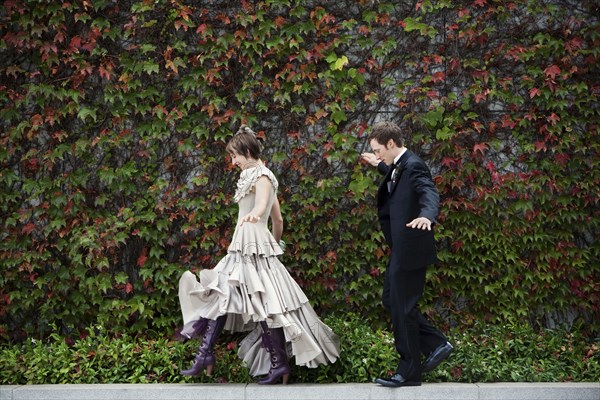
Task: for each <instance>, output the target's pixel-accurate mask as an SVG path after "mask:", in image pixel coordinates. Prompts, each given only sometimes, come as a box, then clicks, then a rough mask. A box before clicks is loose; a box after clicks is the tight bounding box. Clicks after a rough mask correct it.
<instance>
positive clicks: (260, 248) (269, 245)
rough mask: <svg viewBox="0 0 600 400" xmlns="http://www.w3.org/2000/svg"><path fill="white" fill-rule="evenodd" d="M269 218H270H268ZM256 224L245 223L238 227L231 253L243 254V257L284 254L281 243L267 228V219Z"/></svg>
mask: <svg viewBox="0 0 600 400" xmlns="http://www.w3.org/2000/svg"><path fill="white" fill-rule="evenodd" d="M267 217H268V216H267ZM267 217H264V218H263V220H264V222H263V221H259V222H257V223H255V224H252V223H249V222H247V223H245V224H243V225H238V226H237V227H236V229H235V231H234V232H233V237H232V239H231V244H230V245H229V248H228V250H227V251H228V252H229V253H241V254H242V255H248V256H249V255H259V256H264V257H271V256H278V255H281V254H283V250H282V248H281V246H279V243H277V241H276V240H275V238H274V237H273V235H272V234H271V232H270V231H269V230H268V229H267V227H266V219H267Z"/></svg>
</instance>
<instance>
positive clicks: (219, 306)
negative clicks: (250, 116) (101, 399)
mask: <svg viewBox="0 0 600 400" xmlns="http://www.w3.org/2000/svg"><path fill="white" fill-rule="evenodd" d="M260 149H261V145H260V142H259V141H258V140H257V138H256V135H255V134H254V132H253V131H252V130H251V129H250V128H248V127H247V126H245V125H242V127H240V129H239V130H238V132H237V133H236V134H235V136H234V137H233V138H232V139H231V141H230V142H229V143H228V145H227V151H228V152H229V154H230V155H231V158H232V162H233V164H234V165H235V166H237V167H239V168H241V170H242V171H241V174H240V178H239V180H238V182H237V190H236V192H235V197H234V200H235V202H237V203H238V206H239V212H238V218H237V224H236V228H235V232H234V233H233V238H232V240H231V244H230V246H229V249H228V251H227V254H226V255H225V257H224V258H223V259H221V261H220V262H219V263H218V264H217V265H216V266H215V267H214V268H213V269H210V270H209V269H205V270H202V271H200V274H199V277H198V279H197V277H196V276H195V275H194V274H192V273H191V272H190V271H186V272H185V273H184V274H183V276H182V277H181V279H180V281H179V302H180V305H181V312H182V314H183V322H184V327H183V329H182V331H181V332H180V333H181V335H182V336H183V337H184V338H186V339H192V338H195V337H199V336H202V343H201V345H200V347H199V349H198V353H197V355H196V358H195V360H194V362H193V364H192V366H191V367H190V368H189V369H187V370H183V371H181V373H182V374H183V375H198V374H199V373H201V372H202V371H203V370H206V373H207V375H211V374H212V370H213V366H214V364H215V358H214V354H213V348H214V345H215V342H216V340H217V337H218V335H219V333H220V332H221V330H222V329H226V330H229V331H232V332H241V331H249V332H250V333H249V334H248V335H247V336H246V337H245V338H244V339H243V340H242V342H241V343H240V346H239V351H238V355H239V356H240V358H241V359H242V360H243V361H244V363H245V364H246V365H247V366H248V368H249V369H250V374H251V375H253V376H257V375H265V374H268V375H267V377H266V378H264V379H261V380H259V383H262V384H273V383H278V382H279V381H280V379H281V380H282V381H283V383H284V384H286V383H287V382H288V378H289V375H290V367H289V363H288V356H292V357H294V358H295V361H296V365H302V366H306V367H309V368H314V367H317V366H319V365H321V364H326V363H333V362H335V361H336V359H337V358H338V355H339V340H338V337H337V335H336V334H335V333H334V332H333V331H332V330H331V329H330V328H329V327H328V326H327V325H325V324H324V323H323V322H322V321H321V320H320V319H319V317H318V316H317V314H316V313H315V311H314V310H313V308H312V306H311V305H310V303H309V302H308V299H307V298H306V295H305V294H304V292H303V291H302V289H301V288H300V286H298V284H297V283H296V282H295V281H294V279H293V278H292V277H291V276H290V274H289V272H288V271H287V269H286V268H285V266H284V265H283V264H282V263H281V262H280V261H279V259H278V258H277V257H278V256H279V255H281V254H283V249H282V246H280V240H281V235H282V233H283V218H282V216H281V211H280V207H279V202H278V200H277V187H278V182H277V179H276V178H275V175H273V173H272V172H271V171H270V170H269V169H268V168H267V167H266V166H265V165H264V164H263V162H262V161H261V160H260ZM269 217H270V218H271V221H272V222H271V223H272V228H273V233H271V232H270V231H269V228H268V224H267V222H268V220H269Z"/></svg>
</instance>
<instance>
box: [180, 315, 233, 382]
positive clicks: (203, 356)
mask: <svg viewBox="0 0 600 400" xmlns="http://www.w3.org/2000/svg"><path fill="white" fill-rule="evenodd" d="M204 320H205V321H206V328H205V329H204V336H203V337H202V344H200V347H199V348H198V354H196V358H195V359H194V363H193V364H192V366H191V367H190V369H184V370H182V371H181V375H187V376H195V375H198V374H199V373H200V372H202V371H203V370H204V369H206V375H208V376H211V375H212V371H213V367H214V365H215V356H214V354H213V348H214V347H215V343H216V342H217V338H218V337H219V334H220V333H221V331H222V330H223V326H224V325H225V320H226V316H225V315H222V316H220V317H218V318H217V319H216V320H212V319H206V318H204Z"/></svg>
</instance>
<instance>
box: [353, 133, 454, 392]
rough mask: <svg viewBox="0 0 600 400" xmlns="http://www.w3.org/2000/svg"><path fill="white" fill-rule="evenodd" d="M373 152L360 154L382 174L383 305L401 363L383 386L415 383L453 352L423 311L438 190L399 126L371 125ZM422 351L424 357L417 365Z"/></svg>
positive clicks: (379, 203) (382, 381) (433, 253)
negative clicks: (386, 259)
mask: <svg viewBox="0 0 600 400" xmlns="http://www.w3.org/2000/svg"><path fill="white" fill-rule="evenodd" d="M369 141H370V145H371V148H372V149H373V153H365V154H363V155H362V157H363V159H365V160H366V161H368V162H369V163H370V164H372V165H376V166H377V169H378V170H379V171H380V172H381V173H382V174H385V178H384V179H383V181H382V182H381V185H380V186H379V190H378V191H377V209H378V215H379V222H380V224H381V229H382V230H383V234H384V236H385V240H386V242H387V243H388V245H389V246H390V247H391V250H392V251H391V257H390V260H389V263H388V266H387V269H386V272H385V281H384V286H383V296H382V300H383V305H384V307H385V308H386V309H387V310H388V311H389V312H390V314H391V317H392V325H393V332H394V341H395V345H396V350H397V351H398V353H399V354H400V362H399V365H398V368H397V369H396V373H395V374H394V375H392V376H391V377H389V378H387V377H386V378H377V379H376V382H377V383H379V384H380V385H383V386H389V387H401V386H419V385H421V374H422V373H425V372H429V371H431V370H433V369H434V368H435V367H437V366H438V365H439V364H440V363H441V362H442V361H443V360H444V359H445V358H447V357H448V356H449V355H450V353H451V352H452V345H451V344H450V343H449V342H448V340H447V339H446V337H445V336H444V335H443V334H442V333H441V332H440V331H439V330H437V329H436V328H434V327H433V325H431V323H430V322H429V321H427V319H426V318H425V317H424V316H423V315H422V314H421V312H420V311H419V309H418V307H417V303H418V301H419V299H420V298H421V296H422V294H423V288H424V285H425V271H426V267H427V265H429V264H433V263H435V262H436V261H437V256H436V250H435V241H434V237H433V230H432V226H433V224H434V223H435V219H436V217H437V215H438V207H439V201H440V200H439V194H438V192H437V189H436V188H435V185H434V183H433V180H432V178H431V173H430V171H429V168H428V167H427V165H426V164H425V162H423V160H421V159H420V158H419V157H418V156H417V155H416V154H414V153H412V152H411V151H409V150H408V149H406V147H404V142H403V138H402V131H401V130H400V128H399V127H398V126H397V125H396V124H394V123H391V122H381V123H378V124H376V125H374V127H373V131H372V133H371V135H370V136H369ZM421 353H423V354H424V355H425V357H426V360H425V362H424V363H423V364H421Z"/></svg>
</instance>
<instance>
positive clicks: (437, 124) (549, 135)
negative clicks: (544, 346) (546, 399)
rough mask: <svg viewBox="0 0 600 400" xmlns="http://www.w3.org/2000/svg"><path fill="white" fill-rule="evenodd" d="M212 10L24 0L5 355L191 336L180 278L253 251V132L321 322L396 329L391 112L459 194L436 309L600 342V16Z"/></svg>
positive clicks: (431, 299)
mask: <svg viewBox="0 0 600 400" xmlns="http://www.w3.org/2000/svg"><path fill="white" fill-rule="evenodd" d="M204 3H206V4H204ZM204 3H202V4H200V3H198V2H194V1H184V0H156V1H152V2H148V1H136V0H124V1H118V2H114V1H108V0H97V1H93V2H65V3H62V2H56V1H38V0H35V1H34V0H18V1H7V2H4V7H3V8H2V10H0V35H1V38H2V40H1V41H0V78H1V79H0V270H1V271H2V273H1V274H0V337H1V338H2V339H3V340H9V341H23V340H25V339H26V338H28V337H37V338H41V337H44V336H45V335H48V334H49V333H50V332H52V331H53V329H51V327H52V326H53V325H56V327H57V329H58V330H59V331H60V332H61V334H63V335H65V336H67V337H76V336H77V335H78V334H79V333H80V332H83V331H85V329H86V327H87V326H90V325H93V324H101V325H103V326H104V327H105V328H106V329H108V330H111V331H115V332H117V331H124V332H127V333H128V334H130V335H136V334H137V333H138V332H145V331H146V330H148V329H153V330H156V331H164V330H171V329H173V328H174V327H175V326H177V325H179V324H180V323H181V321H180V316H179V311H178V304H177V299H176V284H177V281H178V278H179V277H180V275H181V274H182V272H183V271H185V270H188V269H189V270H193V271H199V270H200V269H201V268H211V267H213V266H214V265H215V264H216V263H217V261H218V260H219V258H220V257H222V256H223V254H224V252H225V249H226V248H227V245H228V240H229V238H230V237H231V233H232V224H233V219H234V218H235V213H236V210H235V205H234V204H232V201H231V197H232V194H233V192H234V187H235V181H236V176H237V172H236V171H233V170H232V167H231V165H230V163H229V162H228V161H227V160H226V159H225V151H224V143H225V142H226V141H227V139H228V138H229V137H230V136H231V132H232V130H235V129H237V127H238V126H239V125H240V124H241V123H243V122H245V123H248V124H249V125H251V126H252V127H253V128H254V129H255V130H256V131H257V132H259V134H260V135H261V136H263V135H264V136H265V138H266V144H267V146H266V152H265V160H266V161H267V162H268V165H269V166H270V167H271V168H273V170H274V171H275V173H276V175H277V176H278V178H279V180H280V183H281V190H280V196H281V203H282V208H283V211H284V216H285V223H286V232H285V236H284V239H285V240H286V241H287V242H288V243H289V245H288V251H287V253H286V255H285V256H284V257H283V261H284V262H285V264H286V265H287V266H289V268H290V269H291V270H292V272H293V274H294V277H295V278H297V280H298V282H299V283H300V284H301V285H302V286H303V287H304V288H305V290H306V292H307V294H308V296H309V298H310V299H311V301H312V302H313V303H314V305H315V307H316V308H317V310H318V311H319V312H320V313H321V314H323V315H327V314H331V313H336V314H340V313H341V314H345V313H347V312H349V311H351V312H355V313H357V314H360V315H363V316H364V317H365V318H368V319H369V320H370V321H371V323H372V324H374V325H376V326H380V327H381V326H382V324H383V322H382V321H384V320H385V315H384V312H383V309H382V307H380V300H379V298H380V291H381V286H382V283H381V280H382V277H381V274H382V271H383V270H384V269H385V266H386V260H387V255H386V251H387V250H386V247H385V246H384V244H383V238H382V235H381V234H380V233H379V231H378V227H377V218H376V214H375V211H374V208H375V204H374V203H375V200H374V192H375V190H376V186H377V182H378V180H379V179H380V177H379V176H378V175H377V173H376V172H375V171H374V170H373V169H372V168H370V167H367V166H365V165H363V164H361V163H360V161H359V154H360V152H362V151H364V150H368V144H367V141H366V138H367V134H368V129H369V126H370V125H371V124H372V123H374V122H375V121H378V120H381V119H391V120H394V121H396V122H398V123H399V124H401V125H402V126H403V128H404V129H405V131H406V132H407V134H408V133H410V135H409V136H410V137H409V138H408V141H407V143H408V144H409V147H410V148H411V149H413V150H415V151H416V152H418V153H419V154H420V155H422V156H423V157H424V158H425V159H426V160H427V162H428V163H429V164H430V165H431V167H432V170H433V173H434V175H435V182H436V184H437V186H438V189H439V191H440V194H441V197H442V200H443V201H442V208H441V213H440V218H439V224H438V227H437V237H438V239H439V250H440V251H439V255H440V261H441V262H440V264H439V265H438V266H436V267H434V268H432V269H430V271H429V274H428V278H429V285H428V286H427V290H426V293H425V298H424V301H423V309H424V311H425V312H426V313H427V314H428V315H430V316H432V317H433V318H435V319H438V320H440V321H443V322H444V323H445V324H447V325H449V326H455V325H461V324H470V323H472V321H474V320H480V321H488V322H495V323H497V322H502V321H508V322H510V323H527V322H531V323H533V325H535V326H536V327H553V326H556V325H557V324H558V325H561V324H563V325H566V326H567V327H569V326H574V325H573V324H574V323H576V324H578V325H575V326H580V327H582V328H581V329H584V330H586V331H590V332H597V331H598V321H600V318H598V316H599V314H598V304H600V301H599V300H600V296H599V291H600V290H599V285H598V282H597V277H598V274H599V272H600V265H599V264H600V263H599V261H598V260H599V259H600V257H599V255H600V242H599V241H598V239H597V238H598V237H599V236H600V200H599V197H598V190H597V188H598V186H599V183H600V165H599V160H600V157H599V154H598V151H599V146H600V140H598V126H599V118H598V117H599V115H600V111H599V109H598V101H597V100H598V90H597V76H598V72H599V71H598V65H599V63H598V61H599V60H598V58H599V55H600V49H599V46H598V40H599V35H598V29H597V27H598V17H597V14H596V13H595V11H597V6H596V5H595V2H594V1H587V0H586V1H581V2H577V6H576V7H574V6H571V5H570V3H568V2H564V1H559V0H557V1H541V0H515V1H511V2H508V3H507V2H503V1H495V0H488V1H471V0H468V1H467V0H465V1H435V2H434V1H428V0H426V1H419V2H392V1H390V2H386V1H359V2H356V1H350V0H340V1H335V2H326V4H321V3H323V2H320V1H304V0H268V1H256V2H255V1H252V2H250V1H246V2H231V1H224V0H223V1H211V2H204ZM586 323H587V324H588V326H585V324H586Z"/></svg>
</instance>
